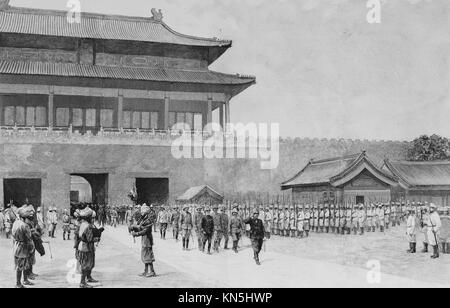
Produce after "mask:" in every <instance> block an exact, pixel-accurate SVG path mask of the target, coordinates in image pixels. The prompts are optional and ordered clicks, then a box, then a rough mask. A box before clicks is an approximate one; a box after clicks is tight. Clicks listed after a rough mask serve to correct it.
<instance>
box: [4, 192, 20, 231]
mask: <svg viewBox="0 0 450 308" xmlns="http://www.w3.org/2000/svg"><path fill="white" fill-rule="evenodd" d="M18 218H19V209H18V208H17V207H16V206H15V205H14V204H13V202H12V200H11V201H10V202H9V203H8V205H7V206H6V210H5V235H6V238H7V239H9V238H10V237H11V235H12V234H11V233H12V227H13V224H14V222H15V221H16V219H18Z"/></svg>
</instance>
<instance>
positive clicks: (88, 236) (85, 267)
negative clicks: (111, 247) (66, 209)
mask: <svg viewBox="0 0 450 308" xmlns="http://www.w3.org/2000/svg"><path fill="white" fill-rule="evenodd" d="M78 217H79V218H80V219H81V225H80V228H79V230H78V234H77V236H78V239H79V241H78V247H77V260H78V262H79V264H80V268H81V281H80V288H83V289H85V288H92V286H90V285H88V284H87V283H97V282H98V281H97V280H95V279H94V278H92V269H93V268H94V266H95V243H97V242H99V241H100V238H96V237H94V233H93V226H92V219H93V218H95V217H94V211H93V210H91V209H90V208H89V207H86V208H85V209H84V210H82V211H79V212H78Z"/></svg>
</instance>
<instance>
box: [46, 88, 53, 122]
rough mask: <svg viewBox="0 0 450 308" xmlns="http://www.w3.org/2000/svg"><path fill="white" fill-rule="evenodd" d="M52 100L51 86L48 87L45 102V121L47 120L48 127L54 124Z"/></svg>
mask: <svg viewBox="0 0 450 308" xmlns="http://www.w3.org/2000/svg"><path fill="white" fill-rule="evenodd" d="M53 100H54V94H53V87H52V88H50V92H49V94H48V104H47V121H48V126H49V127H53V126H54V120H53Z"/></svg>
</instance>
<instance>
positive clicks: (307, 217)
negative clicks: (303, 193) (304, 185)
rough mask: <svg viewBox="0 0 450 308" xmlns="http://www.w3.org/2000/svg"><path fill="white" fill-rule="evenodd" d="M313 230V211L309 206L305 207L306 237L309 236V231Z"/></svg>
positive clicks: (304, 225)
mask: <svg viewBox="0 0 450 308" xmlns="http://www.w3.org/2000/svg"><path fill="white" fill-rule="evenodd" d="M310 229H311V211H310V209H309V205H306V206H305V219H304V220H303V230H304V231H305V236H306V237H308V236H309V231H310Z"/></svg>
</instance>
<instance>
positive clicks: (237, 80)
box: [0, 61, 255, 85]
mask: <svg viewBox="0 0 450 308" xmlns="http://www.w3.org/2000/svg"><path fill="white" fill-rule="evenodd" d="M0 74H14V75H39V76H61V77H87V78H109V79H124V80H143V81H162V82H165V81H166V82H181V83H203V84H225V85H243V84H251V83H254V82H255V78H254V77H241V76H239V75H230V74H223V73H218V72H214V71H209V70H203V71H188V70H175V69H161V68H160V69H152V68H137V67H113V66H100V65H86V64H73V63H50V62H25V61H0Z"/></svg>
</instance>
